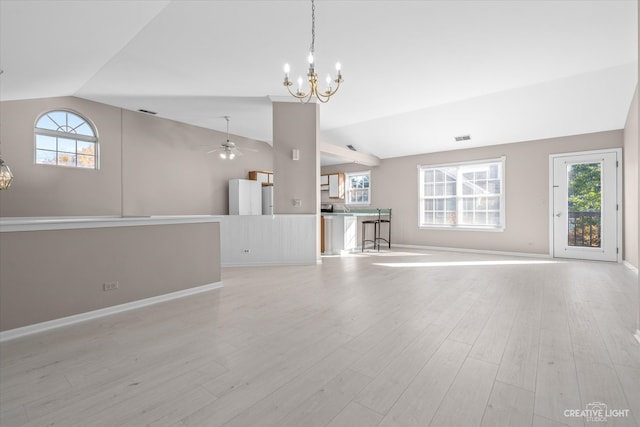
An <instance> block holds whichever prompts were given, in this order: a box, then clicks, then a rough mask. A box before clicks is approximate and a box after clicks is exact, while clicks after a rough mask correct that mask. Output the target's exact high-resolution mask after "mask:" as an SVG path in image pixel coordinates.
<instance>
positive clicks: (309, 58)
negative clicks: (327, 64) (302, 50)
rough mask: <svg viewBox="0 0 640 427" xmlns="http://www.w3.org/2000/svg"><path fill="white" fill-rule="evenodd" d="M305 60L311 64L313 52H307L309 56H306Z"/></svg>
mask: <svg viewBox="0 0 640 427" xmlns="http://www.w3.org/2000/svg"><path fill="white" fill-rule="evenodd" d="M307 61H309V65H313V53H309V56H307Z"/></svg>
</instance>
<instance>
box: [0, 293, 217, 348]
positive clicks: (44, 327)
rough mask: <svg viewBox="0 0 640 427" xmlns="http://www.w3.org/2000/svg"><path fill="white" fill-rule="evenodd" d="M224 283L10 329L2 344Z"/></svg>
mask: <svg viewBox="0 0 640 427" xmlns="http://www.w3.org/2000/svg"><path fill="white" fill-rule="evenodd" d="M222 287H223V284H222V282H216V283H210V284H207V285H202V286H197V287H195V288H189V289H183V290H180V291H176V292H170V293H168V294H164V295H158V296H154V297H150V298H145V299H141V300H137V301H131V302H127V303H124V304H118V305H114V306H111V307H106V308H101V309H99V310H93V311H88V312H86V313H80V314H74V315H72V316H67V317H62V318H60V319H54V320H48V321H46V322H40V323H35V324H33V325H27V326H22V327H20V328H15V329H9V330H6V331H2V332H0V342H4V341H9V340H13V339H16V338H20V337H24V336H26V335H31V334H37V333H39V332H45V331H48V330H50V329H55V328H60V327H63V326H69V325H73V324H75V323H80V322H84V321H86V320H92V319H98V318H100V317H105V316H110V315H112V314H116V313H121V312H123V311H129V310H134V309H136V308H142V307H146V306H148V305H153V304H158V303H161V302H165V301H170V300H173V299H178V298H183V297H186V296H189V295H195V294H199V293H202V292H207V291H211V290H214V289H219V288H222Z"/></svg>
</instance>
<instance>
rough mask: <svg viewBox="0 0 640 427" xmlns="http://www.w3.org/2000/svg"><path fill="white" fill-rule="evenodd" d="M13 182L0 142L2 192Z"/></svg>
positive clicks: (1, 71)
mask: <svg viewBox="0 0 640 427" xmlns="http://www.w3.org/2000/svg"><path fill="white" fill-rule="evenodd" d="M3 73H4V70H0V75H2V74H3ZM12 182H13V174H12V173H11V169H9V165H7V164H6V163H5V162H4V160H2V141H1V140H0V190H6V189H8V188H9V187H11V183H12Z"/></svg>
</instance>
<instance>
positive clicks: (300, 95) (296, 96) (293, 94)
mask: <svg viewBox="0 0 640 427" xmlns="http://www.w3.org/2000/svg"><path fill="white" fill-rule="evenodd" d="M285 86H287V90H288V91H289V93H290V94H291V96H293V97H294V98H298V99H299V100H301V101H302V100H303V99H305V98H306V97H308V96H309V94H307V93H301V94H298V92H292V91H291V85H285Z"/></svg>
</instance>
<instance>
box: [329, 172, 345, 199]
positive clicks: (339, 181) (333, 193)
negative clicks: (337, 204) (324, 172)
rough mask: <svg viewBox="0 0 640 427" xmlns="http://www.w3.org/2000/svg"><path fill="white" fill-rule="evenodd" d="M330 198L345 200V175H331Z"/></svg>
mask: <svg viewBox="0 0 640 427" xmlns="http://www.w3.org/2000/svg"><path fill="white" fill-rule="evenodd" d="M329 198H330V199H344V174H343V173H342V172H340V173H332V174H329Z"/></svg>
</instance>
